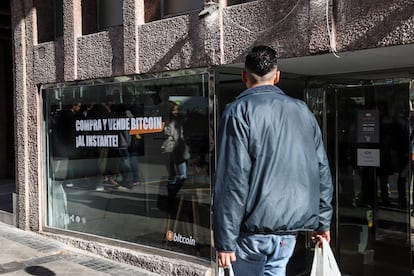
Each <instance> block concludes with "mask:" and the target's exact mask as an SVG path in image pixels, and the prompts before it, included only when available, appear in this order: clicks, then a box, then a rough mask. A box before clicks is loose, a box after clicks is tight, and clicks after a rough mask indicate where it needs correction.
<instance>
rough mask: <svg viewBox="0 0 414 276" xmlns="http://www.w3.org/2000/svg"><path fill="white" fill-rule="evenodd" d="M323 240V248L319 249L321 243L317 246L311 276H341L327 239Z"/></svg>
mask: <svg viewBox="0 0 414 276" xmlns="http://www.w3.org/2000/svg"><path fill="white" fill-rule="evenodd" d="M321 240H322V247H319V244H320V241H319V242H317V243H316V246H315V255H314V257H313V263H312V270H311V274H310V276H341V272H340V271H339V267H338V264H337V263H336V260H335V256H334V255H333V253H332V250H331V247H330V246H329V243H328V242H327V241H326V240H325V239H321Z"/></svg>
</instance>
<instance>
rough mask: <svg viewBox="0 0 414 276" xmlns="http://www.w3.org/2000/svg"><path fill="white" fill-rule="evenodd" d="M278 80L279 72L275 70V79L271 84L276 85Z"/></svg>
mask: <svg viewBox="0 0 414 276" xmlns="http://www.w3.org/2000/svg"><path fill="white" fill-rule="evenodd" d="M279 80H280V71H279V70H276V73H275V78H274V79H273V84H278V83H279Z"/></svg>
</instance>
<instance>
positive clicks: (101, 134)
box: [44, 75, 211, 258]
mask: <svg viewBox="0 0 414 276" xmlns="http://www.w3.org/2000/svg"><path fill="white" fill-rule="evenodd" d="M205 79H208V78H205V76H204V75H193V76H185V77H174V78H168V79H158V80H139V81H130V82H123V83H106V84H99V85H83V86H70V87H65V88H49V89H46V90H45V93H44V95H45V105H46V106H45V110H46V112H47V117H46V127H47V141H48V160H49V169H48V176H49V177H48V198H49V200H48V211H49V212H48V224H49V226H52V227H57V228H63V229H70V230H74V231H80V232H85V233H91V234H96V235H101V236H105V237H110V238H115V239H120V240H124V241H130V242H135V243H139V244H146V245H151V246H155V247H160V248H166V249H171V250H174V251H179V252H183V253H186V254H191V255H197V256H201V257H205V258H209V257H210V221H209V208H210V178H209V172H210V160H211V159H210V147H209V144H210V143H209V137H210V136H209V131H210V127H209V119H208V117H209V113H208V98H207V97H208V95H207V92H206V91H208V85H207V82H206V81H205Z"/></svg>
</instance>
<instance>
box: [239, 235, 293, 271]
mask: <svg viewBox="0 0 414 276" xmlns="http://www.w3.org/2000/svg"><path fill="white" fill-rule="evenodd" d="M295 244H296V235H273V234H251V233H240V236H239V238H238V240H237V248H236V261H235V262H234V263H233V264H232V265H233V270H234V275H235V276H253V275H254V276H260V275H265V276H286V265H287V263H288V262H289V259H290V257H291V256H292V254H293V251H294V249H295Z"/></svg>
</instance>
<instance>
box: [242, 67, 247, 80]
mask: <svg viewBox="0 0 414 276" xmlns="http://www.w3.org/2000/svg"><path fill="white" fill-rule="evenodd" d="M242 81H243V82H244V83H247V73H246V70H244V69H243V70H242Z"/></svg>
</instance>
